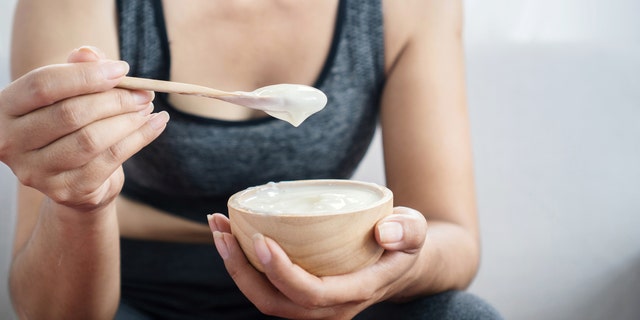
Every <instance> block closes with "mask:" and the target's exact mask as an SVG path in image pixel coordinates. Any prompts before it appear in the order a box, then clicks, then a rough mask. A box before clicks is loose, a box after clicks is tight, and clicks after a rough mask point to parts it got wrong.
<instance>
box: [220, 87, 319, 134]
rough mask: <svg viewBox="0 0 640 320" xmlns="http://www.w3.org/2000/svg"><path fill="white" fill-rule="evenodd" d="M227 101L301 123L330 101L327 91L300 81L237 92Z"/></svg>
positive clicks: (295, 123) (294, 123)
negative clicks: (325, 92) (301, 83)
mask: <svg viewBox="0 0 640 320" xmlns="http://www.w3.org/2000/svg"><path fill="white" fill-rule="evenodd" d="M233 93H234V94H237V95H235V96H225V97H223V99H224V100H226V101H229V102H232V103H235V104H239V105H243V106H246V107H249V108H252V109H258V110H263V111H264V112H266V113H267V114H269V115H270V116H272V117H275V118H278V119H281V120H284V121H287V122H289V123H291V124H292V125H294V126H296V127H297V126H299V125H300V124H301V123H302V122H303V121H304V120H306V119H307V118H308V117H309V116H311V115H312V114H314V113H316V112H318V111H320V110H322V109H323V108H324V106H325V105H326V104H327V96H326V95H325V94H324V92H322V91H320V90H318V89H316V88H314V87H310V86H305V85H300V84H275V85H271V86H266V87H262V88H259V89H256V90H255V91H252V92H242V91H236V92H233Z"/></svg>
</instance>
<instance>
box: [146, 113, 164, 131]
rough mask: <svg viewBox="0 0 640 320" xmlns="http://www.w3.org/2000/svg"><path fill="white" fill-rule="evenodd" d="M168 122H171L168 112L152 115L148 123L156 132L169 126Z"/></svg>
mask: <svg viewBox="0 0 640 320" xmlns="http://www.w3.org/2000/svg"><path fill="white" fill-rule="evenodd" d="M168 121H169V114H168V113H167V112H166V111H161V112H158V113H156V114H154V115H152V116H151V118H150V119H149V121H148V123H149V125H150V126H151V128H153V129H155V130H160V129H162V128H164V126H165V125H166V124H167V122H168Z"/></svg>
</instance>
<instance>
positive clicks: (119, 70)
mask: <svg viewBox="0 0 640 320" xmlns="http://www.w3.org/2000/svg"><path fill="white" fill-rule="evenodd" d="M100 67H101V68H102V72H103V74H104V77H105V78H107V80H113V79H118V78H120V77H122V76H124V75H126V74H127V72H129V64H128V63H126V62H124V61H105V62H103V63H102V65H101V66H100Z"/></svg>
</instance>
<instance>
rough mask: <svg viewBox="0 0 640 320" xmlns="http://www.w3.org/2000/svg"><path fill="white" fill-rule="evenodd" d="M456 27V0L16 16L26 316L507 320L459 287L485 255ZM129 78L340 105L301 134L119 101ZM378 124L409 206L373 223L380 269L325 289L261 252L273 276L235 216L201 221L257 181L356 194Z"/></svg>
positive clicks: (262, 118) (270, 123)
mask: <svg viewBox="0 0 640 320" xmlns="http://www.w3.org/2000/svg"><path fill="white" fill-rule="evenodd" d="M461 12H462V10H461V4H460V1H444V0H423V1H418V0H414V1H391V0H383V1H364V0H363V1H353V0H349V1H337V0H333V1H327V0H321V1H320V0H315V1H304V2H303V1H275V0H273V1H260V2H252V1H222V0H220V1H211V0H208V1H204V0H197V1H195V0H194V1H190V2H189V5H188V6H187V5H185V4H184V2H180V1H171V0H165V1H159V0H138V1H131V0H129V1H124V0H122V1H117V2H112V1H107V0H101V1H79V0H59V1H48V2H45V3H43V2H41V1H34V0H22V1H20V2H19V4H18V6H17V10H16V16H15V27H14V36H13V46H12V67H13V69H12V73H13V76H14V77H15V78H17V80H16V81H14V82H13V83H12V84H11V85H9V86H8V87H7V88H6V89H5V90H3V91H2V93H1V96H0V112H1V118H0V121H2V122H1V123H0V137H3V138H2V139H1V140H0V141H2V142H1V144H0V159H1V160H2V161H3V162H5V163H6V164H7V165H8V166H9V167H11V169H12V170H13V171H14V173H15V174H16V176H17V177H18V179H19V181H20V182H21V186H20V188H19V215H18V222H17V228H16V236H15V244H14V254H13V261H12V268H11V274H10V288H11V296H12V298H13V302H14V305H15V308H16V311H17V313H18V315H19V316H21V317H24V318H49V319H51V318H64V319H70V318H80V319H101V318H112V317H114V315H115V317H116V318H120V319H127V318H134V319H147V318H178V319H201V318H215V317H220V318H224V319H227V318H229V319H232V318H245V319H254V318H257V317H259V315H260V314H263V315H264V317H267V315H269V316H273V317H282V318H306V319H320V318H340V319H347V318H353V317H362V318H380V317H388V316H391V315H392V316H394V317H401V318H408V319H416V318H420V317H425V318H427V317H435V318H446V317H447V316H449V317H454V318H456V319H460V318H461V317H463V316H469V317H480V318H498V317H499V315H497V313H495V311H494V310H493V309H491V307H489V306H488V305H486V304H484V303H483V302H482V301H481V300H479V299H477V298H475V297H473V296H471V295H469V294H466V293H463V292H462V291H458V290H461V289H464V288H465V287H467V286H468V285H469V283H470V282H471V281H472V279H473V277H474V275H475V273H476V271H477V268H478V263H479V256H480V249H479V235H478V223H477V217H476V209H475V202H474V197H475V195H474V188H473V173H472V160H471V148H470V140H469V128H468V127H469V126H468V120H467V112H466V107H465V94H464V78H463V75H464V71H463V51H462V41H461V23H462V17H461ZM84 45H91V46H92V47H86V46H84ZM73 48H79V49H75V50H72V49H73ZM96 48H100V49H96ZM69 52H71V54H70V55H68V53H69ZM67 55H68V56H67ZM107 57H108V58H110V59H120V60H124V61H126V63H125V62H123V61H119V60H110V59H108V58H107ZM65 59H66V61H67V63H62V64H60V63H61V62H64V61H65ZM43 66H44V67H43ZM127 73H129V74H130V75H133V76H141V77H149V78H159V79H169V80H175V81H183V82H190V83H197V84H201V85H205V86H210V87H214V88H219V89H223V90H232V91H233V90H244V91H250V90H253V89H254V88H257V87H261V86H264V85H268V84H275V83H301V84H307V85H313V86H316V87H318V88H319V89H321V90H323V91H324V92H325V93H326V94H327V96H328V98H329V103H328V105H327V107H326V108H325V109H324V110H323V111H321V112H319V113H318V114H316V115H314V116H312V117H311V118H309V119H308V120H307V121H306V122H305V123H303V124H302V125H301V126H300V127H299V128H294V127H292V126H291V125H289V124H287V123H285V122H282V121H279V120H275V119H271V118H269V117H267V116H266V115H265V114H263V113H261V112H257V111H253V110H248V109H245V108H242V107H237V106H233V105H229V104H225V103H223V102H220V101H215V100H210V99H203V98H195V97H187V96H178V95H163V94H159V95H158V96H157V97H155V100H154V94H153V93H152V92H145V91H129V90H124V89H118V88H115V86H116V85H117V84H118V83H119V81H120V80H121V79H122V77H123V76H124V75H125V74H127ZM152 100H153V101H154V103H152ZM154 108H155V111H157V112H155V113H153V109H154ZM169 114H170V115H171V121H169ZM378 120H379V121H380V125H381V128H382V136H383V143H384V161H385V170H386V172H385V173H386V179H387V186H388V187H389V188H390V189H391V190H392V191H393V192H394V200H395V201H394V202H395V205H397V207H396V208H394V212H393V214H392V215H391V216H389V217H388V218H385V219H383V220H382V221H380V222H379V223H378V224H377V226H376V239H377V241H378V242H379V243H380V245H381V246H382V247H384V248H385V249H386V251H385V254H384V255H383V257H382V258H381V259H380V260H379V261H378V262H377V263H375V264H374V265H372V266H370V267H367V268H365V269H363V270H360V271H357V272H355V273H352V274H347V275H342V276H335V277H325V278H317V277H314V276H312V275H309V274H307V273H306V272H304V271H302V270H300V269H297V268H295V266H294V265H292V264H291V262H290V261H289V260H288V258H287V257H286V255H285V254H284V253H283V252H282V251H281V249H280V248H279V247H278V245H277V244H276V243H275V242H273V241H272V240H270V239H268V238H264V237H258V238H257V240H256V243H255V249H256V253H257V254H258V256H259V257H261V258H262V259H261V262H262V264H263V267H264V269H265V274H262V273H259V272H258V271H256V270H255V269H253V268H252V267H250V266H249V265H248V264H247V261H246V258H245V256H244V254H243V253H242V251H241V250H240V249H239V247H238V244H237V242H236V240H235V238H234V237H233V235H232V234H231V233H230V229H229V222H228V219H227V218H226V217H225V216H224V215H223V214H214V215H210V216H209V219H208V220H209V226H208V227H207V225H206V224H205V223H206V221H205V217H206V214H208V213H212V212H220V213H224V212H225V211H226V200H227V198H228V196H229V195H230V194H232V193H234V192H236V191H239V190H241V189H244V188H246V187H248V186H252V185H258V184H262V183H265V182H268V181H280V180H294V179H311V178H348V177H349V176H350V175H351V174H352V173H353V171H354V169H355V168H356V166H357V164H358V162H359V161H360V160H361V158H362V156H363V154H364V152H365V151H366V148H367V146H368V144H369V143H370V141H371V137H372V134H373V132H374V129H375V126H376V124H377V121H378ZM167 122H168V124H167ZM161 133H162V134H161ZM9 137H10V138H9ZM125 177H126V180H125V179H124V178H125ZM427 222H428V227H427ZM212 232H213V238H214V243H215V247H216V249H217V251H218V253H219V254H218V255H216V254H215V253H214V252H215V251H214V248H213V247H214V246H213V245H212V241H211V233H212ZM385 315H386V316H385Z"/></svg>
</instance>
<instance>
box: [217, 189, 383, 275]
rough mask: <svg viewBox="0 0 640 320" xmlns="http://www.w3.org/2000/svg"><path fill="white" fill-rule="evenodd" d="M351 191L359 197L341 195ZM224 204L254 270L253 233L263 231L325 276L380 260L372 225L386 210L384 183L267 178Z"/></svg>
mask: <svg viewBox="0 0 640 320" xmlns="http://www.w3.org/2000/svg"><path fill="white" fill-rule="evenodd" d="M321 190H324V191H321ZM327 190H331V191H330V192H329V193H327ZM345 190H348V191H345ZM352 191H353V192H356V193H357V194H358V196H355V195H347V196H345V194H347V193H351V192H352ZM296 192H302V193H296ZM292 193H293V195H292ZM265 197H266V200H265V201H266V202H265V201H263V200H264V199H265ZM358 197H359V198H358ZM369 197H370V198H369ZM356 198H357V199H356ZM360 198H362V199H360ZM365 198H366V199H365ZM341 199H342V200H341ZM354 199H356V200H358V201H354ZM360 200H362V201H360ZM352 202H353V203H352ZM318 203H319V205H318ZM341 206H342V207H341ZM228 207H229V219H230V220H231V232H232V233H233V235H234V236H235V237H236V238H237V239H238V242H239V243H240V246H241V247H242V250H243V251H244V253H245V255H246V256H247V258H248V259H249V261H250V262H251V264H252V265H253V266H254V267H255V268H256V269H258V270H260V271H264V270H263V269H262V266H261V264H260V262H259V261H258V259H257V257H256V254H255V249H254V247H253V235H254V234H256V233H262V234H263V235H264V236H266V237H269V238H271V239H273V240H275V241H276V242H277V243H278V244H279V245H280V246H281V247H282V249H284V251H285V252H286V253H287V254H288V255H289V258H291V261H293V263H295V264H297V265H299V266H300V267H302V268H303V269H305V270H306V271H307V272H309V273H311V274H314V275H317V276H328V275H339V274H345V273H349V272H353V271H356V270H358V269H360V268H363V267H365V266H368V265H370V264H372V263H374V262H375V261H377V260H378V259H379V258H380V255H382V252H383V249H382V248H381V247H380V246H379V245H378V243H377V242H376V240H375V236H374V226H375V224H376V223H377V222H378V221H379V220H380V219H382V218H383V217H385V216H387V215H389V214H391V211H392V210H393V194H392V192H391V191H390V190H389V189H387V188H385V187H383V186H379V185H377V184H372V183H366V182H359V181H353V180H298V181H285V182H278V183H273V182H271V183H268V184H266V185H262V186H257V187H252V188H248V189H246V190H243V191H240V192H238V193H236V194H234V195H233V196H231V198H229V202H228ZM340 207H341V208H340ZM329 208H331V209H330V210H329ZM335 208H339V209H335Z"/></svg>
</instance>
